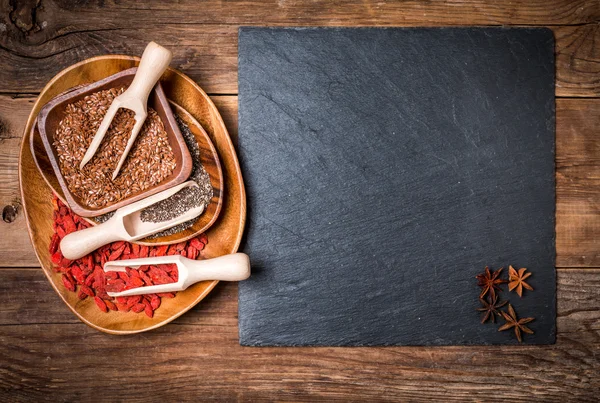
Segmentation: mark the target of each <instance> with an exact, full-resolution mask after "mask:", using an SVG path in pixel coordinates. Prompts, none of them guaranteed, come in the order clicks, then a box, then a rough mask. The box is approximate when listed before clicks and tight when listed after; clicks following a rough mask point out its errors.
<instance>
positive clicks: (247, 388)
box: [0, 269, 600, 402]
mask: <svg viewBox="0 0 600 403" xmlns="http://www.w3.org/2000/svg"><path fill="white" fill-rule="evenodd" d="M11 285H13V286H11ZM14 285H17V287H14ZM19 285H22V286H19ZM25 291H27V292H25ZM31 295H36V300H35V302H32V300H31ZM598 298H600V270H598V269H589V270H577V269H562V270H561V269H559V270H558V341H557V344H556V345H554V346H546V347H543V348H540V347H533V346H528V347H526V346H519V347H508V346H504V347H485V348H481V347H477V348H460V347H440V348H424V347H384V348H246V347H240V346H239V345H238V339H237V319H236V313H237V286H236V285H235V284H225V283H221V284H219V285H218V286H217V287H216V289H215V290H214V292H213V293H211V294H210V295H209V296H208V297H207V298H206V299H205V300H204V301H202V302H201V303H200V304H199V305H198V306H196V307H195V308H194V309H193V310H192V311H190V312H188V313H187V314H186V315H184V316H182V317H180V318H178V319H177V320H176V321H175V322H173V323H172V324H171V325H170V326H167V327H163V328H160V329H157V330H155V331H153V332H150V333H146V334H144V335H132V336H127V337H119V338H115V337H112V336H109V335H104V334H102V333H99V332H96V331H94V330H93V329H90V328H88V327H86V326H85V325H83V324H81V323H78V322H77V320H76V319H75V318H74V317H73V316H72V315H71V313H70V312H69V311H68V310H67V308H66V307H65V306H64V305H63V304H62V303H61V302H60V301H59V299H58V298H57V297H56V295H55V294H54V292H53V291H51V290H50V288H49V287H48V285H47V283H46V280H45V277H44V276H43V274H42V273H41V272H40V271H39V270H31V269H27V270H23V269H11V270H3V271H0V342H2V344H3V348H2V349H0V362H2V364H1V365H0V394H1V395H2V396H3V399H4V400H9V401H21V400H45V401H50V400H56V398H58V397H59V396H60V399H61V400H67V401H68V400H79V401H86V400H90V399H94V400H98V399H99V401H109V400H114V399H116V398H119V399H124V400H134V401H137V400H139V401H144V400H146V401H147V400H148V399H151V398H152V397H155V398H156V397H157V396H161V395H162V396H169V398H170V399H173V400H182V399H191V400H194V397H199V396H200V395H201V396H202V399H203V400H207V399H210V398H214V399H219V400H242V401H255V400H257V399H259V398H263V399H269V398H271V399H274V398H277V399H279V400H305V401H306V400H313V401H314V400H316V399H319V398H320V399H331V400H338V401H360V400H362V401H364V400H365V399H377V400H387V401H392V400H404V401H406V400H408V399H427V398H430V399H431V398H437V399H444V400H448V401H464V400H471V399H479V400H484V401H506V400H510V401H525V400H531V399H534V398H535V399H541V400H543V401H547V402H554V401H556V402H560V401H595V400H596V397H597V396H596V393H597V391H598V390H600V379H599V378H598V376H597V369H598V368H599V367H600V308H599V307H598V304H597V301H598ZM123 362H126V363H127V364H126V365H123ZM150 364H151V365H150ZM123 379H126V380H127V385H128V386H127V388H123V387H122V382H123ZM157 379H162V380H164V381H160V382H159V381H157ZM99 385H102V391H103V392H102V396H98V387H99ZM174 386H176V387H174Z"/></svg>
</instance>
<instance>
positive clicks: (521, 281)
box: [508, 266, 533, 297]
mask: <svg viewBox="0 0 600 403" xmlns="http://www.w3.org/2000/svg"><path fill="white" fill-rule="evenodd" d="M525 270H527V269H526V268H524V267H523V268H521V269H519V271H518V272H517V271H516V270H515V269H514V268H513V267H512V266H508V280H509V283H508V291H512V290H514V289H515V288H516V289H517V294H519V297H522V296H523V287H525V288H527V289H528V290H531V291H533V287H532V286H530V285H529V284H527V283H526V282H525V279H526V278H527V277H529V276H531V273H527V274H525Z"/></svg>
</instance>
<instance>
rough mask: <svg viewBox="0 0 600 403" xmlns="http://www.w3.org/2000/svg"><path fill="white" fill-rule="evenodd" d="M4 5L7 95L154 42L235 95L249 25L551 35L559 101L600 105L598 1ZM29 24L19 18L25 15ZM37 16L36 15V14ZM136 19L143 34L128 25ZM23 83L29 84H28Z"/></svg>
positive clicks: (1, 74) (204, 81)
mask: <svg viewBox="0 0 600 403" xmlns="http://www.w3.org/2000/svg"><path fill="white" fill-rule="evenodd" d="M15 3H17V6H16V7H15V9H13V7H12V6H11V5H10V4H9V0H1V1H0V10H3V12H2V13H1V15H0V22H1V23H2V24H3V25H2V27H3V28H2V30H0V58H3V59H4V60H6V62H5V65H4V68H3V69H1V70H0V82H2V83H3V87H4V88H2V91H7V92H27V91H29V92H37V91H39V90H40V89H41V88H42V86H43V85H44V84H45V83H46V82H47V81H48V80H49V79H50V78H51V77H52V76H53V75H54V74H56V73H57V72H58V71H60V70H61V69H63V68H65V67H67V66H69V65H71V64H73V63H75V62H78V61H80V60H82V59H85V58H88V57H92V56H97V55H102V54H107V53H112V54H141V52H142V51H143V49H144V47H145V46H146V44H147V42H148V41H149V40H156V41H158V42H159V43H160V44H161V45H164V46H165V47H167V48H169V49H170V50H172V51H173V62H172V64H171V65H172V66H173V67H175V68H177V69H180V70H183V71H185V72H186V73H187V74H188V75H189V76H190V77H191V78H192V79H194V80H195V81H196V82H198V83H199V84H200V85H201V86H202V87H203V88H204V89H205V90H206V91H207V92H208V93H219V94H234V93H237V29H238V27H239V26H241V25H279V26H283V25H288V26H310V25H312V26H314V25H318V26H447V25H505V24H513V25H535V26H550V27H552V29H553V30H554V33H555V36H556V53H557V83H556V93H557V95H558V96H598V95H600V81H598V79H597V75H598V72H599V71H600V29H599V25H598V24H597V22H598V20H600V1H598V0H578V1H569V0H549V1H544V0H535V1H520V2H514V1H509V0H503V1H497V2H487V1H483V0H477V1H453V2H421V1H415V0H411V1H403V2H380V1H375V0H369V1H358V0H352V1H348V2H342V1H335V2H328V1H325V0H320V1H314V2H296V1H274V0H270V1H264V2H263V1H256V2H248V1H243V0H238V1H231V2H227V3H222V2H210V3H203V4H202V7H198V5H197V3H196V2H194V1H192V0H187V1H183V2H180V3H178V5H177V7H176V8H174V7H170V6H167V5H166V4H163V3H161V2H158V1H153V2H144V3H143V4H140V3H139V2H135V1H132V0H130V1H125V2H118V3H117V4H115V3H112V2H100V1H90V2H83V3H81V2H77V3H72V2H68V1H46V0H42V1H40V4H39V6H38V7H37V8H33V10H34V11H35V13H34V14H33V15H34V17H33V18H32V17H31V15H32V14H31V10H32V7H31V6H30V5H28V2H26V1H24V0H20V1H16V2H15ZM19 10H20V11H21V14H22V15H24V16H25V17H18V16H17V15H16V14H18V13H17V11H19ZM28 11H29V13H28ZM131 13H135V18H136V21H138V22H139V25H138V26H136V27H133V26H132V25H131V24H130V23H129V18H128V17H129V15H130V14H131ZM20 77H27V80H21V79H20Z"/></svg>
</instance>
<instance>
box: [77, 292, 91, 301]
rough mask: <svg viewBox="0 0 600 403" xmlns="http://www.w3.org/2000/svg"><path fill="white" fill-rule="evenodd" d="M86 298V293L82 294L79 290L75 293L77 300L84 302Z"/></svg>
mask: <svg viewBox="0 0 600 403" xmlns="http://www.w3.org/2000/svg"><path fill="white" fill-rule="evenodd" d="M87 297H88V296H87V294H86V293H84V292H83V290H79V292H78V293H77V298H79V299H81V300H84V299H86V298H87Z"/></svg>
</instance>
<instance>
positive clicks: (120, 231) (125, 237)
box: [60, 181, 204, 260]
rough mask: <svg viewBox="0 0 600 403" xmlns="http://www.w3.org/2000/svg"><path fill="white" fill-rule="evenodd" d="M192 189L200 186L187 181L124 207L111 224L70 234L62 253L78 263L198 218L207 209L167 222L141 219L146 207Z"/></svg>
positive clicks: (193, 209)
mask: <svg viewBox="0 0 600 403" xmlns="http://www.w3.org/2000/svg"><path fill="white" fill-rule="evenodd" d="M190 186H196V187H197V186H198V184H197V183H196V182H194V181H187V182H184V183H182V184H181V185H178V186H175V187H172V188H170V189H167V190H164V191H162V192H160V193H157V194H155V195H152V196H150V197H147V198H145V199H143V200H140V201H138V202H135V203H132V204H129V205H127V206H125V207H121V208H120V209H118V210H116V211H115V214H114V215H113V216H112V217H111V218H110V219H109V220H108V221H106V222H104V223H102V224H99V225H97V226H95V227H89V228H86V229H84V230H81V231H75V232H72V233H70V234H68V235H67V236H65V237H64V238H63V239H62V241H61V242H60V250H61V252H62V254H63V256H64V257H66V258H67V259H69V260H76V259H79V258H81V257H83V256H85V255H87V254H88V253H90V252H92V251H94V250H96V249H98V248H99V247H101V246H104V245H106V244H109V243H111V242H115V241H128V242H131V241H135V240H137V239H141V238H145V237H147V236H150V235H152V234H156V233H157V232H160V231H164V230H166V229H169V228H171V227H174V226H175V225H177V224H181V223H184V222H186V221H189V220H191V219H194V218H196V217H198V216H199V215H200V214H202V212H203V211H204V206H200V207H194V208H192V209H190V210H188V211H187V212H185V213H184V214H182V215H180V216H178V217H176V218H174V219H172V220H167V221H161V222H156V223H155V222H144V221H142V219H141V218H140V214H141V212H142V210H143V209H145V208H146V207H148V206H151V205H153V204H155V203H158V202H159V201H162V200H165V199H167V198H169V197H171V196H173V195H174V194H175V193H177V192H179V191H180V190H181V189H183V188H185V187H190Z"/></svg>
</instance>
